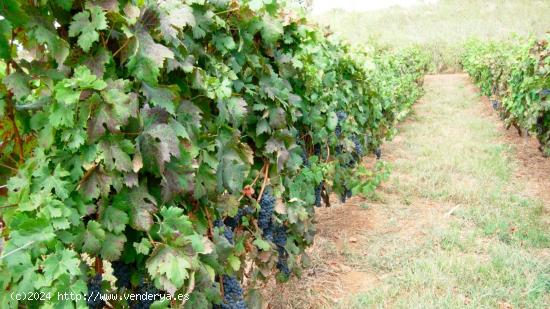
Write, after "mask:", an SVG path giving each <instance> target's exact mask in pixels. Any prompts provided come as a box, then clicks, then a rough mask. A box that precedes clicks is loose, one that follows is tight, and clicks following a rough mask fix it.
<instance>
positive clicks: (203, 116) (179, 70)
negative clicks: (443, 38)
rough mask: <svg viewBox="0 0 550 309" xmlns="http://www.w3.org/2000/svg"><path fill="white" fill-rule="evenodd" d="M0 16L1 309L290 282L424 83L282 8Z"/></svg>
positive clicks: (10, 9)
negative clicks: (72, 296)
mask: <svg viewBox="0 0 550 309" xmlns="http://www.w3.org/2000/svg"><path fill="white" fill-rule="evenodd" d="M0 15H1V17H2V18H1V19H0V28H1V29H2V31H1V33H0V79H1V83H0V138H1V143H0V186H2V188H4V186H5V188H7V193H4V191H1V192H0V219H1V220H0V223H2V230H1V232H0V237H2V241H1V242H2V243H3V244H4V245H3V247H2V248H0V250H1V252H0V256H2V258H1V259H0V307H1V308H22V307H29V308H38V307H47V308H49V307H57V306H59V305H60V304H59V303H58V302H57V300H56V299H55V298H52V299H50V300H16V299H13V298H10V296H9V295H10V294H11V293H22V292H39V293H42V292H43V293H47V292H52V293H54V292H55V293H57V292H59V293H65V292H68V293H71V292H72V293H77V294H80V295H86V294H90V293H99V292H100V291H102V292H104V293H117V292H118V291H119V290H120V289H121V288H122V289H123V290H124V291H126V292H133V293H138V294H144V293H156V292H158V291H162V292H163V293H167V294H170V295H175V294H185V293H187V294H189V295H191V297H190V299H189V300H187V301H186V302H185V303H184V304H183V303H182V302H179V303H178V302H173V303H169V304H168V303H162V304H159V301H157V304H158V305H159V306H171V307H176V308H181V307H185V308H197V307H199V308H200V307H208V306H211V305H212V304H220V306H222V307H223V306H226V307H224V308H244V307H245V306H246V304H245V302H244V299H245V296H250V295H246V293H247V291H248V290H249V289H255V288H257V287H258V286H259V285H260V284H262V282H261V281H262V280H268V279H269V277H270V276H269V274H270V272H271V273H272V275H275V274H278V273H281V274H283V275H284V276H285V277H289V276H291V275H292V273H293V272H294V271H296V270H297V268H298V265H296V264H297V263H296V261H297V259H299V257H300V256H301V255H303V254H305V250H306V248H307V247H308V246H309V245H311V244H312V242H313V239H314V233H315V227H314V224H313V223H314V218H313V217H314V213H315V208H314V207H315V206H316V205H317V206H320V205H321V199H323V201H324V203H325V204H326V205H327V206H329V205H330V200H329V196H330V194H332V193H335V194H337V195H339V196H345V197H349V196H351V193H352V192H354V193H357V194H367V193H370V192H371V191H372V190H374V188H376V186H377V185H378V184H379V183H380V181H381V179H382V175H386V174H387V170H385V169H384V165H383V164H382V163H381V162H379V163H380V164H377V165H376V167H375V168H373V169H372V171H371V170H368V169H367V167H365V166H363V165H361V164H360V162H361V160H362V157H364V156H367V155H371V154H372V153H373V151H374V149H376V147H378V146H379V145H380V144H382V143H383V141H384V140H386V139H388V138H391V137H392V136H393V134H394V133H395V126H396V124H397V122H398V121H399V120H401V119H403V117H404V116H405V115H406V114H407V113H408V112H409V111H410V107H411V105H412V104H413V103H414V102H415V101H416V100H417V99H418V98H419V96H420V95H421V94H422V88H421V84H422V77H423V75H424V74H425V72H426V69H427V65H428V60H427V57H426V55H425V54H423V53H422V52H421V51H420V50H419V49H416V48H409V49H404V50H400V51H388V50H377V49H363V48H360V47H352V46H351V45H349V44H347V43H345V42H343V41H341V40H339V39H338V38H336V37H335V36H333V35H329V34H327V33H325V32H324V31H322V30H320V29H319V28H318V27H317V26H315V25H312V24H311V22H310V21H309V20H308V19H307V18H306V17H305V16H306V15H305V13H304V12H302V11H301V10H300V9H297V8H294V7H292V6H291V4H286V3H283V2H280V1H257V0H239V1H237V0H236V1H191V0H162V1H161V0H144V1H117V0H111V1H83V0H73V1H17V0H4V1H2V5H1V7H0ZM546 88H548V87H546ZM549 122H550V121H546V122H544V123H545V124H547V123H549ZM256 192H258V193H257V194H256ZM283 231H284V232H283ZM270 254H271V256H272V259H268V260H266V259H264V258H263V257H265V256H269V255H270ZM260 257H262V258H260ZM102 261H108V262H111V265H112V266H113V274H106V273H104V272H105V269H100V268H97V267H96V268H95V269H94V268H93V267H91V266H90V265H91V264H94V265H102ZM275 261H277V262H275ZM90 262H91V263H90ZM245 265H249V266H250V268H251V271H250V272H249V273H248V274H247V275H250V277H249V279H250V280H241V279H242V276H244V274H245ZM259 270H261V271H259ZM92 274H93V275H92ZM110 275H114V277H115V278H116V282H115V284H114V286H109V284H108V280H107V278H109V276H110ZM138 280H140V281H138ZM241 281H242V282H243V283H244V285H243V286H241V284H240V282H241ZM137 282H141V283H139V284H138V283H137ZM220 301H222V302H221V303H220ZM62 305H63V306H64V307H68V308H69V307H78V308H82V307H85V306H87V305H90V306H97V307H98V306H101V303H95V302H94V303H87V300H86V299H81V300H74V301H68V302H64V303H63V304H62ZM108 305H110V306H112V307H114V308H119V307H124V306H127V305H130V307H131V308H149V307H150V306H153V305H154V300H153V301H136V302H125V301H121V302H113V303H109V304H108ZM227 306H232V307H227Z"/></svg>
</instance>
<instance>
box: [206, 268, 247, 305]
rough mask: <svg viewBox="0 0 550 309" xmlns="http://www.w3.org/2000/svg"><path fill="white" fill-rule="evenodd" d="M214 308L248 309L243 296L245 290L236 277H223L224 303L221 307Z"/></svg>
mask: <svg viewBox="0 0 550 309" xmlns="http://www.w3.org/2000/svg"><path fill="white" fill-rule="evenodd" d="M214 308H221V309H246V308H247V306H246V303H245V301H244V296H243V288H242V287H241V284H240V283H239V280H237V278H236V277H234V276H227V275H224V276H223V302H222V303H221V305H214Z"/></svg>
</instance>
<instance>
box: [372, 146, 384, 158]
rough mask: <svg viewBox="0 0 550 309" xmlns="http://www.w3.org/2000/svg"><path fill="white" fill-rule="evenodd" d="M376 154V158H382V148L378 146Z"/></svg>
mask: <svg viewBox="0 0 550 309" xmlns="http://www.w3.org/2000/svg"><path fill="white" fill-rule="evenodd" d="M374 154H375V155H376V159H378V160H380V158H382V149H380V147H378V148H376V150H374Z"/></svg>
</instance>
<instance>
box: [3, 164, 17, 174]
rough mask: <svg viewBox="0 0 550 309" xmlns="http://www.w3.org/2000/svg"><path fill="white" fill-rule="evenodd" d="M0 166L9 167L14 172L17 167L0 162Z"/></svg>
mask: <svg viewBox="0 0 550 309" xmlns="http://www.w3.org/2000/svg"><path fill="white" fill-rule="evenodd" d="M0 166H1V167H5V168H7V169H10V170H12V171H14V172H16V173H17V169H16V168H14V167H11V166H9V165H7V164H4V163H0Z"/></svg>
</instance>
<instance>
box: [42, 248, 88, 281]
mask: <svg viewBox="0 0 550 309" xmlns="http://www.w3.org/2000/svg"><path fill="white" fill-rule="evenodd" d="M79 265H80V259H79V258H78V256H77V254H76V252H75V251H73V250H71V249H61V250H60V251H57V252H56V253H55V254H51V255H49V256H48V257H47V258H46V260H45V261H44V263H43V267H44V276H45V277H46V280H48V281H50V282H51V281H53V280H56V279H58V278H59V277H61V276H63V275H69V276H70V277H71V278H72V277H75V276H76V275H79V274H80V267H79Z"/></svg>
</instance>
